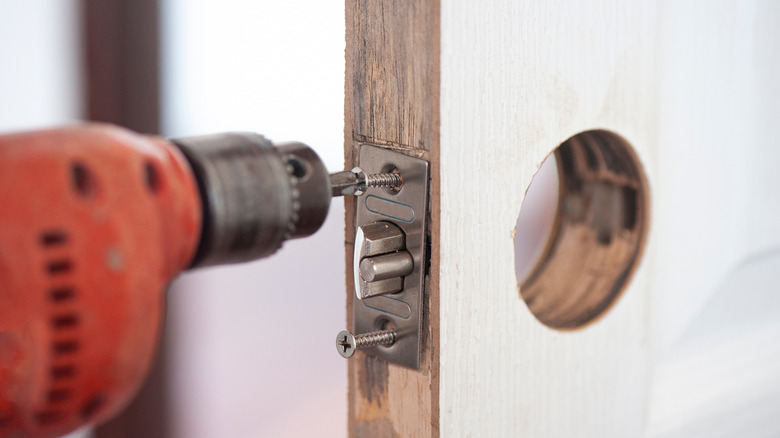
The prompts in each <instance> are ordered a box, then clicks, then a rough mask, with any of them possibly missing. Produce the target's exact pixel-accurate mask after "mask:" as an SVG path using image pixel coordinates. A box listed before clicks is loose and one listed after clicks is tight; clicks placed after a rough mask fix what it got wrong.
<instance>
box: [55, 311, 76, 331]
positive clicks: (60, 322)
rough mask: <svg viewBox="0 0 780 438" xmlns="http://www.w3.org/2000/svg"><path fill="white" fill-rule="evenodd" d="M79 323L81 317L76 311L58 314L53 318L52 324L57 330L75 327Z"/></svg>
mask: <svg viewBox="0 0 780 438" xmlns="http://www.w3.org/2000/svg"><path fill="white" fill-rule="evenodd" d="M78 324H79V317H78V315H77V314H75V313H68V314H65V315H57V316H54V317H53V318H52V319H51V325H52V327H54V328H55V329H56V330H62V329H67V328H73V327H75V326H77V325H78Z"/></svg>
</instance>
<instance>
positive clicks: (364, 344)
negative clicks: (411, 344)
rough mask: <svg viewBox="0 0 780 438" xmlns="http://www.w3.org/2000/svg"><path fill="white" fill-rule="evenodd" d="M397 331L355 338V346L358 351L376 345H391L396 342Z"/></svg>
mask: <svg viewBox="0 0 780 438" xmlns="http://www.w3.org/2000/svg"><path fill="white" fill-rule="evenodd" d="M395 337H396V332H395V330H382V331H376V332H371V333H365V334H362V335H357V336H355V346H356V348H357V349H358V350H362V349H364V348H370V347H373V346H376V345H390V344H392V343H394V342H395Z"/></svg>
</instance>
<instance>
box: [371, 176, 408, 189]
mask: <svg viewBox="0 0 780 438" xmlns="http://www.w3.org/2000/svg"><path fill="white" fill-rule="evenodd" d="M403 182H404V180H403V178H402V177H401V174H400V173H374V174H372V175H368V176H367V177H366V187H387V188H389V189H397V188H399V187H401V185H402V184H403Z"/></svg>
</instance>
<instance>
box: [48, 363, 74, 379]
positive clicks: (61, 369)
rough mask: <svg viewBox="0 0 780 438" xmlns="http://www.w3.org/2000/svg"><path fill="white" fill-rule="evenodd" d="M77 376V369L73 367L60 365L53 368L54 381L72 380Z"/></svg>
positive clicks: (52, 376)
mask: <svg viewBox="0 0 780 438" xmlns="http://www.w3.org/2000/svg"><path fill="white" fill-rule="evenodd" d="M75 376H76V367H75V366H73V365H59V366H54V367H52V368H51V378H52V379H54V380H63V379H72V378H73V377H75Z"/></svg>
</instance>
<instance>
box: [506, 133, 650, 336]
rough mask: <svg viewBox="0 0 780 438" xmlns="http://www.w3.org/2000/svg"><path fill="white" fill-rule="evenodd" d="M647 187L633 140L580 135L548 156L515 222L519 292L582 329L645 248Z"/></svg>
mask: <svg viewBox="0 0 780 438" xmlns="http://www.w3.org/2000/svg"><path fill="white" fill-rule="evenodd" d="M648 204H649V200H648V188H647V181H646V178H645V175H644V171H643V170H642V166H641V164H640V162H639V160H638V158H637V156H636V153H635V152H634V150H633V149H632V147H631V145H629V143H628V142H627V141H626V140H624V139H623V138H622V137H620V136H618V135H617V134H614V133H612V132H609V131H604V130H595V131H586V132H582V133H580V134H577V135H575V136H573V137H571V138H570V139H568V140H566V141H565V142H563V143H562V144H561V145H560V146H558V147H557V148H556V149H555V151H553V153H552V154H550V155H549V156H548V157H547V158H546V159H545V161H544V163H542V166H541V167H540V169H539V171H538V172H537V174H536V175H535V176H534V178H533V180H532V182H531V185H530V186H529V187H528V190H527V191H526V197H525V199H524V200H523V205H522V207H521V209H520V216H519V217H518V220H517V226H516V228H515V273H516V275H517V281H518V284H519V285H520V295H521V297H522V298H523V300H524V301H525V302H526V304H527V305H528V308H529V309H530V310H531V313H533V315H534V316H535V317H536V318H537V319H538V320H539V321H541V322H542V323H544V324H545V325H547V326H549V327H552V328H555V329H560V330H567V329H576V328H580V327H582V326H584V325H586V324H588V323H590V322H592V321H594V320H595V319H597V318H598V317H599V316H601V315H603V314H604V313H605V312H606V311H607V310H608V309H609V308H610V307H611V306H612V304H614V303H615V301H616V300H617V298H618V297H619V296H620V294H621V293H622V291H623V290H624V289H625V287H626V285H627V284H628V281H629V279H630V277H631V274H632V273H633V271H634V269H635V267H636V265H637V262H638V261H639V259H640V257H641V254H642V250H643V248H644V242H645V237H646V234H647V229H648V220H649V219H648V218H649V216H648V209H649V205H648Z"/></svg>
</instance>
